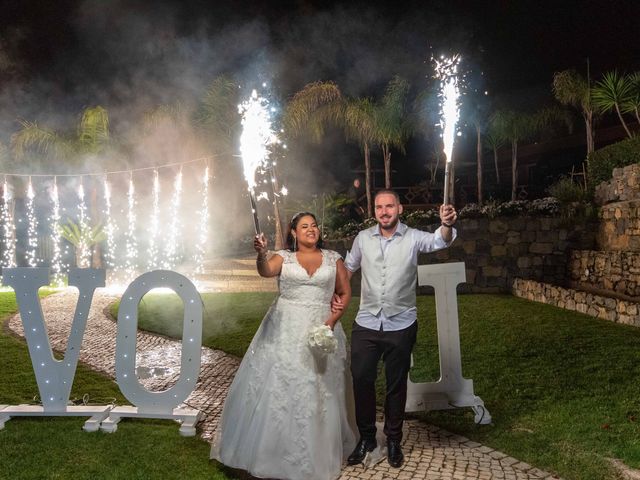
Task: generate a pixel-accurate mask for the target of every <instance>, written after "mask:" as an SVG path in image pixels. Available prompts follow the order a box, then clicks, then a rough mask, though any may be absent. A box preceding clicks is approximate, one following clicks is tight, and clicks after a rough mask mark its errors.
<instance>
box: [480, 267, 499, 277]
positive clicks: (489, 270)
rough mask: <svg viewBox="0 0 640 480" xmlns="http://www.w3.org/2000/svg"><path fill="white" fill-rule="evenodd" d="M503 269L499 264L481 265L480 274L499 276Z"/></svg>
mask: <svg viewBox="0 0 640 480" xmlns="http://www.w3.org/2000/svg"><path fill="white" fill-rule="evenodd" d="M503 273H504V269H503V267H501V266H494V265H487V266H486V267H482V274H483V275H484V276H486V277H501V276H502V275H503Z"/></svg>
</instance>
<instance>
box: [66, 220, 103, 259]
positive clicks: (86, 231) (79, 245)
mask: <svg viewBox="0 0 640 480" xmlns="http://www.w3.org/2000/svg"><path fill="white" fill-rule="evenodd" d="M58 228H59V229H60V236H61V237H62V238H64V239H65V240H66V241H68V242H69V243H70V244H71V245H73V246H74V247H75V250H76V266H78V267H80V268H87V267H89V266H90V265H85V264H84V262H85V260H84V258H85V253H88V251H91V252H92V255H91V257H92V259H93V260H92V263H93V265H94V266H95V268H99V267H100V265H99V263H100V262H99V259H97V258H96V255H95V253H96V252H95V250H94V246H97V245H98V244H99V243H100V242H102V241H104V240H105V238H106V234H105V232H104V229H103V228H102V225H101V224H98V225H96V226H94V227H91V226H90V225H78V224H77V223H75V222H74V221H73V220H71V219H67V223H66V224H64V225H59V226H58ZM85 251H86V252H85Z"/></svg>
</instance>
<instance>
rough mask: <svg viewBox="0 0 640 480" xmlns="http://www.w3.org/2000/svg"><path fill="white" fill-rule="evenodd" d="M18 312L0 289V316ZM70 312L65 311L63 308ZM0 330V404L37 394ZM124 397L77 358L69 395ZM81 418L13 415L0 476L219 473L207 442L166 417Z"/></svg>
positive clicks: (1, 435) (1, 437)
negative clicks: (98, 426) (98, 425)
mask: <svg viewBox="0 0 640 480" xmlns="http://www.w3.org/2000/svg"><path fill="white" fill-rule="evenodd" d="M15 311H17V306H16V303H15V296H14V294H13V293H0V323H2V322H4V320H5V319H6V318H7V316H8V315H9V314H11V313H13V312H15ZM70 314H71V312H70ZM1 330H2V329H0V364H1V365H2V366H3V367H2V373H0V404H19V403H30V402H31V401H32V400H33V398H34V396H36V395H37V394H38V387H37V385H36V380H35V376H34V375H33V369H32V366H31V360H30V358H29V353H28V351H27V346H26V343H25V342H23V341H21V340H18V339H16V338H14V337H12V336H11V335H9V334H7V333H5V332H4V331H1ZM84 394H89V396H90V398H89V401H90V403H95V404H102V403H108V402H110V401H112V400H113V399H115V400H116V402H118V403H120V404H129V402H127V401H126V400H125V399H124V397H123V396H122V395H121V394H120V391H119V390H118V387H117V385H116V384H115V383H114V382H113V381H111V380H109V379H108V378H106V377H105V376H103V375H101V374H98V373H95V372H92V371H90V370H89V369H88V368H86V367H84V366H83V365H78V370H77V372H76V376H75V381H74V385H73V389H72V392H71V398H72V399H73V398H81V397H82V396H83V395H84ZM85 420H86V418H82V417H79V418H54V417H45V418H31V419H29V418H24V417H23V418H19V417H18V418H12V419H11V420H9V421H8V422H7V423H6V425H5V428H4V429H3V430H0V479H2V480H4V479H11V480H23V479H24V480H28V479H38V480H40V479H74V480H79V479H87V480H89V479H91V480H96V479H99V480H102V479H127V480H130V479H140V480H143V479H144V480H148V479H185V478H188V479H208V480H211V479H225V478H229V477H227V476H226V475H225V474H224V473H222V472H221V471H219V470H218V469H217V468H216V467H215V466H214V465H213V463H210V462H209V460H208V459H209V444H208V443H206V442H204V441H202V440H200V439H199V438H197V437H192V438H184V437H181V436H180V434H179V433H178V425H177V424H176V423H175V422H173V421H168V420H166V421H165V420H157V421H152V420H143V421H140V420H136V421H134V420H131V421H129V420H122V421H121V422H120V424H119V426H118V431H117V432H116V433H113V434H108V433H102V432H94V433H87V432H84V431H83V430H82V425H83V423H84V421H85Z"/></svg>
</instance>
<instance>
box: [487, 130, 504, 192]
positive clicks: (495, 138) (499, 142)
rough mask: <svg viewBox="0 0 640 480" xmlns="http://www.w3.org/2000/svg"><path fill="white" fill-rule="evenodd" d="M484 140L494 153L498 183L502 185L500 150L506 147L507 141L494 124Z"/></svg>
mask: <svg viewBox="0 0 640 480" xmlns="http://www.w3.org/2000/svg"><path fill="white" fill-rule="evenodd" d="M484 140H485V142H486V144H487V146H488V147H489V148H491V150H492V151H493V164H494V166H495V169H496V183H497V184H498V185H499V184H500V170H499V169H498V150H500V149H501V148H502V147H503V146H504V142H505V141H506V139H505V138H504V137H503V136H502V135H501V133H500V132H499V131H498V130H497V129H496V128H495V127H494V125H493V124H492V123H490V124H489V131H488V132H487V133H486V135H485V136H484Z"/></svg>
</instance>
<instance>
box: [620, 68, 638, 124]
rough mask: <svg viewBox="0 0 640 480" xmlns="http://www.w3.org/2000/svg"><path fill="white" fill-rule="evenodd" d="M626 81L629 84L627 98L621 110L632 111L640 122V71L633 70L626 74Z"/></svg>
mask: <svg viewBox="0 0 640 480" xmlns="http://www.w3.org/2000/svg"><path fill="white" fill-rule="evenodd" d="M627 81H628V82H629V83H630V85H631V94H630V95H629V100H627V101H626V102H625V104H624V105H623V112H624V113H630V112H633V113H634V114H635V116H636V120H637V121H638V123H640V72H634V73H632V74H630V75H628V76H627Z"/></svg>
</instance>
